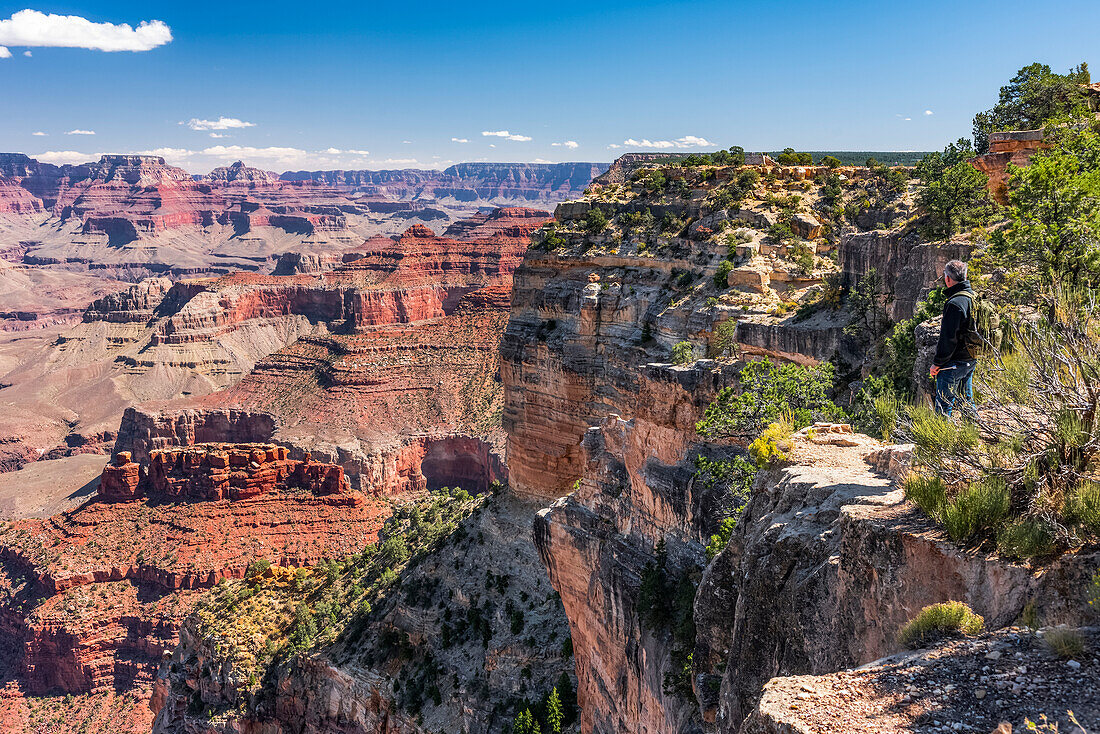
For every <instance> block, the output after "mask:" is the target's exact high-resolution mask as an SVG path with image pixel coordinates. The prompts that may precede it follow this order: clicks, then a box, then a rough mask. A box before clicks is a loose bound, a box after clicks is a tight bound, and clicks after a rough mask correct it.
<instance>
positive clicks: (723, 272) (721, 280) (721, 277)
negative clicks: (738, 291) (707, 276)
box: [714, 260, 733, 291]
mask: <svg viewBox="0 0 1100 734" xmlns="http://www.w3.org/2000/svg"><path fill="white" fill-rule="evenodd" d="M731 270H733V263H732V262H730V261H729V260H723V261H722V262H720V263H718V269H717V270H715V271H714V287H715V288H717V289H718V290H720V291H724V290H725V289H726V288H727V286H728V284H727V283H726V278H727V277H728V276H729V274H730V271H731Z"/></svg>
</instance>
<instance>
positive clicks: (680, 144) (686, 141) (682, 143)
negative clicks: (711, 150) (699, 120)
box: [676, 135, 714, 148]
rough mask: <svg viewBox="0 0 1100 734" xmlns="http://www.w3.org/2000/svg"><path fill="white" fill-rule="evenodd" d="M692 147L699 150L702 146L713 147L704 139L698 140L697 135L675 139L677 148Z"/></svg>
mask: <svg viewBox="0 0 1100 734" xmlns="http://www.w3.org/2000/svg"><path fill="white" fill-rule="evenodd" d="M693 145H694V146H696V147H699V148H701V147H703V146H713V145H714V143H712V142H710V141H709V140H707V139H706V138H700V137H699V136H698V135H685V136H684V137H682V138H677V139H676V147H677V148H690V147H691V146H693Z"/></svg>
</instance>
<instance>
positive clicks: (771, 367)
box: [695, 359, 844, 440]
mask: <svg viewBox="0 0 1100 734" xmlns="http://www.w3.org/2000/svg"><path fill="white" fill-rule="evenodd" d="M738 377H739V380H738V381H739V383H740V390H738V388H735V387H727V388H723V389H722V390H721V391H720V392H719V393H718V397H716V398H715V400H714V402H713V403H711V404H710V406H708V407H707V409H706V411H705V412H704V413H703V420H701V421H699V422H698V423H696V424H695V430H696V431H698V432H699V433H700V434H702V435H704V436H711V437H716V438H740V439H742V440H748V439H751V438H754V437H755V436H757V435H758V434H759V433H760V431H761V430H763V428H764V427H765V426H767V425H768V424H770V423H773V422H775V421H777V420H779V419H780V418H781V417H784V416H785V417H786V418H787V419H788V422H789V423H790V424H791V429H792V430H797V429H799V428H803V427H805V426H808V425H810V424H811V423H813V422H814V421H815V420H839V419H842V418H843V417H844V411H843V410H841V409H840V408H839V407H837V406H836V405H835V404H834V403H833V401H832V400H830V399H829V390H830V389H831V387H832V382H833V366H832V364H830V363H827V362H826V363H824V364H821V365H818V366H816V367H799V366H798V365H793V364H782V365H779V364H775V363H773V362H771V361H770V360H766V359H763V360H756V361H753V362H750V363H749V364H747V365H745V366H744V367H743V368H742V369H741V372H740V373H739V375H738Z"/></svg>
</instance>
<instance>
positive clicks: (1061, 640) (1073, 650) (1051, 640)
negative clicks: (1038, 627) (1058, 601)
mask: <svg viewBox="0 0 1100 734" xmlns="http://www.w3.org/2000/svg"><path fill="white" fill-rule="evenodd" d="M1043 642H1045V643H1046V645H1047V647H1049V648H1050V651H1051V652H1052V653H1054V654H1055V655H1057V656H1058V657H1060V658H1073V657H1077V656H1078V655H1080V654H1081V653H1083V652H1084V651H1085V638H1084V637H1083V636H1082V635H1081V633H1080V632H1079V631H1078V630H1075V629H1073V628H1072V627H1053V628H1051V629H1048V630H1047V631H1046V633H1045V634H1044V635H1043Z"/></svg>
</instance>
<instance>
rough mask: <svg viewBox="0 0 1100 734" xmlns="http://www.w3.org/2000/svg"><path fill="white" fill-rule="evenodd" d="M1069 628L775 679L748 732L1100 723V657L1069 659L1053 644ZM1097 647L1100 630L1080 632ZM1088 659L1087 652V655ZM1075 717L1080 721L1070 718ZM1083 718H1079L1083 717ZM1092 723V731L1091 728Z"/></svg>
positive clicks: (987, 638) (985, 638)
mask: <svg viewBox="0 0 1100 734" xmlns="http://www.w3.org/2000/svg"><path fill="white" fill-rule="evenodd" d="M1069 633H1070V630H1067V629H1066V628H1065V627H1061V628H1055V627H1047V628H1045V629H1041V630H1030V629H1027V628H1021V627H1015V628H1012V627H1010V628H1006V629H1003V630H1000V631H998V632H995V633H992V634H987V635H982V636H981V637H979V638H977V639H962V640H952V641H949V642H946V643H943V644H939V645H936V646H935V647H933V648H932V649H930V650H920V651H917V652H911V653H904V654H898V655H893V656H890V657H888V658H884V659H882V660H878V661H875V662H874V663H872V664H870V665H866V666H863V667H860V668H857V669H855V670H846V671H841V672H837V673H831V674H828V675H821V676H812V675H800V676H789V677H783V678H775V679H773V680H771V681H769V682H768V684H767V685H766V686H765V687H764V693H763V695H762V696H761V698H760V703H759V704H758V705H757V706H756V708H755V709H754V710H753V712H752V714H751V716H749V718H748V719H747V720H746V721H745V724H744V726H743V727H742V728H741V732H742V733H743V734H811V732H819V731H828V730H840V731H860V732H870V733H873V734H880V733H881V734H887V733H888V732H906V733H907V734H908V733H909V732H918V731H927V730H928V727H929V724H931V726H934V727H937V728H939V729H940V730H943V731H966V730H967V729H970V730H977V731H983V732H984V731H990V732H997V733H998V734H1000V732H1006V731H1029V730H1031V728H1030V727H1029V726H1028V722H1027V720H1028V719H1030V721H1031V722H1032V723H1033V724H1038V722H1041V721H1042V718H1041V717H1043V716H1045V717H1047V722H1048V723H1047V726H1057V727H1059V730H1061V731H1064V730H1066V729H1068V728H1070V727H1075V728H1076V727H1080V728H1081V729H1082V730H1086V731H1089V730H1093V729H1095V728H1096V727H1097V725H1100V694H1098V692H1097V689H1096V686H1095V685H1093V682H1094V681H1095V679H1096V676H1097V675H1100V670H1098V667H1100V666H1098V663H1097V659H1096V658H1095V657H1093V656H1090V655H1088V654H1077V655H1075V656H1074V657H1071V658H1069V659H1068V660H1066V659H1061V658H1059V657H1058V656H1057V655H1055V654H1054V652H1053V651H1052V650H1051V649H1050V647H1049V646H1048V645H1046V644H1044V641H1045V639H1046V638H1047V636H1050V638H1051V639H1053V638H1054V637H1055V636H1056V635H1059V634H1069ZM1077 634H1079V635H1080V639H1081V640H1082V642H1084V643H1085V644H1087V645H1089V647H1093V648H1094V647H1095V645H1096V644H1097V642H1098V641H1100V630H1097V629H1096V628H1093V629H1091V630H1088V629H1086V630H1083V631H1081V632H1079V633H1077ZM1078 658H1080V659H1078ZM1071 714H1072V716H1073V719H1074V721H1071V720H1070V716H1071ZM1075 722H1076V724H1075ZM1084 727H1088V729H1084Z"/></svg>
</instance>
